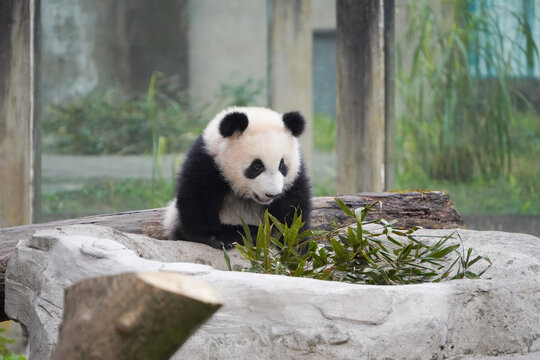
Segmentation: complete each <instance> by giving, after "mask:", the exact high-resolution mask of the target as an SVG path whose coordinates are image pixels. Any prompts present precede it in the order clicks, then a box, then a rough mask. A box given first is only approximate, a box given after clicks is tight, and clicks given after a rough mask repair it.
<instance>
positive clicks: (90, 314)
mask: <svg viewBox="0 0 540 360" xmlns="http://www.w3.org/2000/svg"><path fill="white" fill-rule="evenodd" d="M221 305H222V300H221V296H220V295H219V294H218V293H217V292H216V291H215V290H214V289H213V288H211V287H210V286H208V285H206V284H205V283H203V282H201V281H199V280H196V279H193V278H191V277H189V276H186V275H182V274H178V273H168V272H156V273H152V272H150V273H149V272H146V273H135V274H133V273H132V274H120V275H115V276H101V277H97V278H91V279H87V280H83V281H81V282H79V283H77V284H75V285H73V286H70V287H68V288H67V289H66V291H65V304H64V315H63V319H62V325H61V327H60V336H59V341H58V345H57V347H56V349H55V351H54V353H53V355H52V357H51V359H54V360H78V359H81V360H82V359H118V360H123V359H125V360H128V359H129V360H131V359H156V360H160V359H163V360H166V359H169V358H170V357H171V356H172V355H173V354H174V352H175V351H176V350H177V349H178V348H179V347H180V346H181V345H182V344H183V343H184V342H185V341H186V340H187V338H188V337H189V336H190V335H191V334H193V332H194V331H195V330H196V329H197V328H198V327H199V326H200V325H201V324H203V323H204V322H205V321H206V320H207V319H208V318H209V317H210V316H211V315H212V314H213V313H214V312H216V310H218V309H219V308H220V307H221Z"/></svg>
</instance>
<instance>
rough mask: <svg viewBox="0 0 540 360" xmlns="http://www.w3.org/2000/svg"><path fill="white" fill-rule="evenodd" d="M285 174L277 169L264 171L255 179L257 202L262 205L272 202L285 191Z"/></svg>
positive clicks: (254, 193) (254, 189)
mask: <svg viewBox="0 0 540 360" xmlns="http://www.w3.org/2000/svg"><path fill="white" fill-rule="evenodd" d="M283 179H284V178H283V175H282V174H281V173H280V172H279V171H276V172H274V173H266V172H265V173H263V174H261V175H259V176H258V177H257V178H256V179H255V184H254V185H255V186H254V187H253V189H252V190H253V195H254V199H255V201H256V202H258V203H259V204H262V205H268V204H270V203H271V202H272V201H273V200H274V199H275V198H277V197H279V195H281V193H282V192H283Z"/></svg>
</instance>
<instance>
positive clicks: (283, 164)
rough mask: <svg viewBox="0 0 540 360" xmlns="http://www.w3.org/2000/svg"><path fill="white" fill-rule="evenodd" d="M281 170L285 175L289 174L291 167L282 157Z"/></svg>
mask: <svg viewBox="0 0 540 360" xmlns="http://www.w3.org/2000/svg"><path fill="white" fill-rule="evenodd" d="M279 172H280V173H281V174H282V175H283V176H287V173H288V172H289V169H288V168H287V165H285V160H283V158H281V161H280V162H279Z"/></svg>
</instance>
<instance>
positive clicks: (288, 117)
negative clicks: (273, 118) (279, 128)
mask: <svg viewBox="0 0 540 360" xmlns="http://www.w3.org/2000/svg"><path fill="white" fill-rule="evenodd" d="M283 122H284V123H285V127H286V128H287V129H289V131H290V132H291V133H292V134H293V136H295V137H299V136H300V135H302V133H303V132H304V127H305V126H306V120H304V117H303V116H302V114H300V113H299V112H298V111H291V112H288V113H285V114H283Z"/></svg>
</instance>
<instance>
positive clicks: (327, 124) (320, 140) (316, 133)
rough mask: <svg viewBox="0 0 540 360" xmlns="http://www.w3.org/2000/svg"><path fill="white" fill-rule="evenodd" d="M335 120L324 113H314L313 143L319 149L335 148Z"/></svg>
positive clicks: (329, 149) (328, 149) (328, 150)
mask: <svg viewBox="0 0 540 360" xmlns="http://www.w3.org/2000/svg"><path fill="white" fill-rule="evenodd" d="M336 136H337V127H336V120H335V119H334V118H333V117H332V116H330V115H326V114H315V116H314V117H313V145H314V147H315V149H316V150H319V151H327V152H330V151H334V150H335V149H336Z"/></svg>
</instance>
